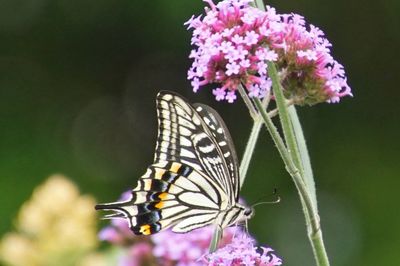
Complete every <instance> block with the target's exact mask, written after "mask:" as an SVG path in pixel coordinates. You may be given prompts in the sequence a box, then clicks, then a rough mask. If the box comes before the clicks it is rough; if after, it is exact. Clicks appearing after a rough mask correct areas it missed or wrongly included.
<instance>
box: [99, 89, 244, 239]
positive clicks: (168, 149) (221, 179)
mask: <svg viewBox="0 0 400 266" xmlns="http://www.w3.org/2000/svg"><path fill="white" fill-rule="evenodd" d="M156 104H157V115H158V137H157V144H156V150H155V156H154V163H153V164H152V165H150V166H149V167H148V168H147V171H146V173H145V174H144V175H143V176H142V177H140V179H139V181H138V184H137V186H136V188H135V189H133V190H132V197H131V199H129V200H127V201H121V202H113V203H106V204H99V205H96V209H97V210H111V211H114V213H113V214H109V215H106V216H105V218H124V219H126V220H127V221H128V222H129V226H130V228H131V230H132V231H133V232H134V233H135V234H138V235H141V234H143V235H150V234H154V233H157V232H159V231H160V230H163V229H166V228H171V227H172V231H174V232H177V233H185V232H189V231H191V230H194V229H197V228H200V227H203V226H206V225H209V224H215V225H218V226H220V227H221V228H225V227H227V226H230V225H233V224H235V223H237V222H239V221H243V220H246V219H248V218H249V217H250V216H251V215H252V210H251V209H250V208H247V207H245V206H244V205H242V204H240V203H239V190H240V182H239V178H240V177H239V170H238V159H237V155H236V151H235V148H234V146H233V142H232V139H231V136H230V134H229V132H228V129H227V127H226V126H225V123H224V122H223V120H222V118H221V117H220V116H219V115H218V113H217V112H216V111H215V110H214V109H212V108H211V107H209V106H207V105H204V104H193V105H192V104H190V103H189V102H188V101H187V100H185V99H184V98H182V97H181V96H179V95H177V94H175V93H172V92H166V91H161V92H160V93H158V95H157V100H156Z"/></svg>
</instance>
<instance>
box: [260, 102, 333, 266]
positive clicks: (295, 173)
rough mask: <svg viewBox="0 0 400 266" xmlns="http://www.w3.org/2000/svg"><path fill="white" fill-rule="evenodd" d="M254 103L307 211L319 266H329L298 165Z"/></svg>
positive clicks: (264, 113) (261, 110)
mask: <svg viewBox="0 0 400 266" xmlns="http://www.w3.org/2000/svg"><path fill="white" fill-rule="evenodd" d="M254 102H255V105H256V107H257V109H258V111H259V112H260V113H261V115H262V118H263V119H264V123H265V126H266V127H267V129H268V131H269V133H270V134H271V137H272V139H273V141H274V143H275V145H276V147H277V149H278V151H279V153H280V155H281V157H282V159H283V161H284V163H285V166H286V169H287V171H288V172H289V174H290V176H291V177H292V179H293V181H294V184H295V186H296V188H297V191H298V192H299V195H300V199H301V203H302V205H303V208H304V209H305V211H304V215H305V216H306V223H307V228H310V230H309V233H308V237H309V239H310V242H311V246H312V248H313V252H314V257H315V260H316V263H317V265H318V266H329V260H328V256H327V254H326V250H325V246H324V242H323V239H322V232H321V230H320V223H319V216H318V214H317V212H316V209H315V208H314V206H313V203H312V200H311V197H310V195H309V191H308V189H307V187H306V185H305V183H304V182H303V178H302V177H301V175H300V171H299V170H298V169H297V168H296V165H295V164H294V162H293V160H292V158H291V156H290V154H289V152H288V150H287V149H286V146H285V143H284V142H283V139H282V138H281V136H280V135H279V132H278V129H277V128H276V127H275V125H274V124H273V122H272V120H271V118H270V117H269V115H268V114H267V112H266V111H265V110H264V109H263V107H262V104H261V101H260V100H259V99H257V98H255V99H254Z"/></svg>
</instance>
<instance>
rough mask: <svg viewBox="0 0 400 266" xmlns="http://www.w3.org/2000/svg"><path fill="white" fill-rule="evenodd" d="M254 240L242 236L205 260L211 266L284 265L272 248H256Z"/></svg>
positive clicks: (205, 257) (207, 256)
mask: <svg viewBox="0 0 400 266" xmlns="http://www.w3.org/2000/svg"><path fill="white" fill-rule="evenodd" d="M254 242H255V241H254V239H252V238H251V237H249V236H247V235H244V234H243V235H241V236H238V237H236V238H234V239H233V240H232V243H230V244H228V245H226V246H225V247H223V248H220V249H218V250H217V251H216V252H214V253H211V254H208V255H206V256H204V258H203V260H204V262H205V263H207V265H209V266H276V265H282V259H280V258H279V257H278V256H276V254H275V253H274V250H273V249H271V248H265V247H260V248H257V247H256V246H254Z"/></svg>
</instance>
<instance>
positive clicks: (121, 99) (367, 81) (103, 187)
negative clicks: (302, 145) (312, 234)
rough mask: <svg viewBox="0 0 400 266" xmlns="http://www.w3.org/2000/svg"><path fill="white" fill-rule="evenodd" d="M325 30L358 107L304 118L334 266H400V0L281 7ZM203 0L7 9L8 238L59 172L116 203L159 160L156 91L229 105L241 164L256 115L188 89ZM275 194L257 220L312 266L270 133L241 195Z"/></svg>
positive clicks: (292, 255)
mask: <svg viewBox="0 0 400 266" xmlns="http://www.w3.org/2000/svg"><path fill="white" fill-rule="evenodd" d="M268 4H269V5H272V6H274V7H276V8H277V11H278V12H279V13H288V12H295V13H299V14H302V15H304V16H305V17H306V19H307V21H308V22H310V23H312V24H314V25H317V26H319V27H320V28H321V29H323V30H324V32H325V33H326V35H327V37H328V39H329V40H330V41H331V42H332V43H333V45H334V46H333V55H334V57H335V58H336V59H337V60H338V61H339V62H341V63H342V64H343V65H344V66H345V69H346V72H347V75H348V81H349V84H350V86H351V87H352V89H353V93H354V95H355V97H354V98H345V99H343V100H342V102H341V103H339V104H320V105H318V106H314V107H312V108H309V107H303V108H299V113H300V116H301V120H302V123H303V125H304V131H305V135H306V138H307V140H308V144H309V149H310V154H311V158H312V162H313V168H314V172H315V177H316V183H317V192H318V198H319V206H320V210H321V219H322V226H323V230H324V234H325V240H326V245H327V249H328V253H329V254H330V257H331V261H332V265H343V266H344V265H364V266H367V265H371V266H372V265H374V266H375V265H377V264H379V265H400V256H399V252H398V248H399V246H400V226H399V225H400V215H399V214H398V213H399V202H400V200H399V197H400V196H399V193H398V191H399V188H400V176H399V171H400V164H399V162H398V161H399V155H398V154H399V151H400V142H399V129H400V124H399V119H398V115H399V114H398V111H399V108H398V105H399V103H398V102H399V100H400V97H399V96H400V90H399V89H398V84H399V81H400V80H399V76H400V75H399V70H400V68H399V67H398V64H399V59H400V58H399V52H398V48H399V44H400V42H399V40H400V31H399V25H400V19H399V15H398V14H399V11H400V2H399V1H395V0H385V1H380V2H377V1H373V0H364V1H347V0H337V1H317V0H297V1H294V0H287V1H277V0H274V1H270V2H268ZM202 8H203V3H202V2H201V1H200V0H198V1H184V0H169V1H162V0H156V1H134V0H130V1H128V0H117V1H106V0H96V1H95V0H81V1H71V0H52V1H50V0H2V1H0V189H1V193H0V202H1V208H0V217H2V219H0V234H3V233H5V232H6V231H8V230H10V229H12V223H13V217H15V215H16V213H17V211H18V208H19V207H20V205H21V204H22V203H23V202H24V201H25V200H27V199H28V198H29V197H30V195H31V193H32V190H33V188H34V187H35V186H37V185H38V184H40V183H41V182H43V181H44V180H45V179H46V178H47V177H48V176H49V175H51V174H53V173H63V174H65V175H67V176H69V177H70V178H71V179H73V180H74V181H75V182H76V183H77V184H78V185H79V186H80V188H81V190H82V191H83V192H85V193H90V194H93V195H95V196H96V198H97V199H98V201H100V202H104V201H111V200H114V199H116V198H117V197H118V196H119V194H120V193H121V192H122V191H125V190H127V189H128V188H131V187H133V186H134V185H135V183H136V179H137V178H138V177H139V176H140V175H141V174H142V173H144V170H145V168H146V167H147V165H148V164H150V163H151V162H152V158H153V149H154V144H155V138H156V132H157V128H156V126H157V122H156V114H155V105H154V101H155V95H156V93H157V92H158V91H159V90H161V89H163V90H173V91H176V92H178V93H180V94H182V95H184V96H186V97H187V98H188V99H190V100H191V101H193V102H203V103H207V104H209V105H211V106H212V107H214V108H215V109H217V110H218V111H219V112H220V113H221V115H222V117H223V118H224V119H225V120H226V123H227V125H228V127H229V128H230V131H231V134H232V135H233V139H234V141H235V144H236V148H237V150H238V153H239V155H240V154H242V152H243V150H244V146H245V144H246V140H247V137H248V135H249V132H250V128H251V121H250V118H249V115H248V113H247V111H246V109H245V107H244V105H243V104H242V103H241V102H240V101H237V102H236V103H235V104H227V103H220V102H216V101H215V100H214V99H213V96H212V95H211V92H210V90H209V89H203V90H201V91H200V92H199V93H197V94H194V93H193V92H192V91H191V89H190V84H189V83H188V81H187V80H186V71H187V69H188V66H189V65H190V61H189V60H188V58H187V57H188V54H189V51H190V45H189V43H190V33H189V32H187V31H186V30H185V28H184V26H183V23H184V22H185V21H186V20H187V19H188V18H190V17H191V15H192V14H200V13H201V12H202ZM274 188H277V189H278V193H279V195H280V196H281V198H282V202H281V203H280V204H277V205H261V206H259V207H257V209H256V216H255V217H254V219H253V220H252V221H251V222H250V231H251V232H252V233H253V234H254V235H255V236H256V237H257V239H258V240H259V242H260V243H267V244H268V245H271V246H272V247H273V248H274V249H276V250H277V252H278V254H279V255H281V256H282V257H283V259H284V261H285V265H313V261H312V257H311V250H310V246H309V243H308V241H307V238H306V233H305V227H304V218H303V216H302V213H301V211H300V204H299V200H298V197H297V194H296V191H295V190H294V185H293V184H292V181H291V180H290V178H289V176H288V175H287V174H286V172H285V170H284V167H283V164H282V161H281V160H280V158H279V156H278V153H277V151H276V149H275V148H274V146H273V144H272V142H271V140H270V139H269V136H268V135H267V134H266V132H263V133H262V135H261V139H260V140H259V143H258V147H257V150H256V153H255V156H254V160H253V162H252V164H251V169H250V172H249V176H248V179H247V180H246V183H245V186H244V188H243V191H242V195H243V196H244V197H245V198H246V199H247V201H249V202H253V201H254V200H256V199H257V198H258V197H259V196H260V195H266V196H268V195H270V194H271V193H272V191H273V189H274Z"/></svg>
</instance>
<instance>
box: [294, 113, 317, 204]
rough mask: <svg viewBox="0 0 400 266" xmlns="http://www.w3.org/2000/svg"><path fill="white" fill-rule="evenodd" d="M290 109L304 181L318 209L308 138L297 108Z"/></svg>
mask: <svg viewBox="0 0 400 266" xmlns="http://www.w3.org/2000/svg"><path fill="white" fill-rule="evenodd" d="M288 110H289V116H290V120H291V122H292V126H293V130H294V133H295V135H296V140H297V145H298V147H299V151H300V158H301V161H302V164H303V170H304V182H305V183H306V185H307V188H308V190H309V192H310V194H311V199H312V201H313V203H314V208H316V209H317V207H318V205H317V195H316V191H315V182H314V175H313V172H312V168H311V161H310V156H309V155H308V149H307V145H306V140H305V138H304V134H303V129H302V127H301V124H300V120H299V117H298V116H297V112H296V108H295V107H294V106H290V107H289V108H288Z"/></svg>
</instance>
